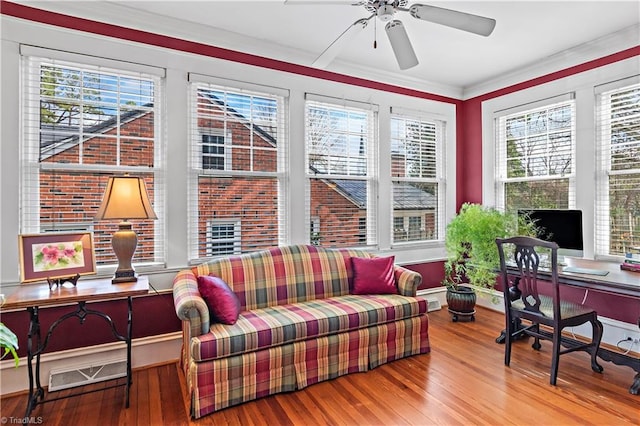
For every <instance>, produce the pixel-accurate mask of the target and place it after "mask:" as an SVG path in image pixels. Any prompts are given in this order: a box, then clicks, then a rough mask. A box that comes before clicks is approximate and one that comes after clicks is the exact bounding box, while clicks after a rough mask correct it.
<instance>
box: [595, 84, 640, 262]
mask: <svg viewBox="0 0 640 426" xmlns="http://www.w3.org/2000/svg"><path fill="white" fill-rule="evenodd" d="M638 80H639V79H638V78H637V77H636V78H635V79H627V80H623V81H620V82H616V83H615V84H609V85H607V86H605V87H601V88H597V90H596V104H597V113H596V124H597V144H598V145H597V147H598V155H597V158H598V178H597V195H596V222H595V224H596V254H597V255H601V256H620V255H624V254H625V253H626V252H627V250H628V249H629V248H630V247H640V83H638ZM612 86H614V87H615V88H612ZM616 86H617V87H616ZM598 89H600V90H598Z"/></svg>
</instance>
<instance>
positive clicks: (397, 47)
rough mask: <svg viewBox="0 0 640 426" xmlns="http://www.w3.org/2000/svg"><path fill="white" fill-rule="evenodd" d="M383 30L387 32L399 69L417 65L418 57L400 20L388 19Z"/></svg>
mask: <svg viewBox="0 0 640 426" xmlns="http://www.w3.org/2000/svg"><path fill="white" fill-rule="evenodd" d="M384 30H385V31H386V32H387V36H388V37H389V42H390V43H391V48H392V49H393V53H394V54H395V55H396V60H397V61H398V65H399V66H400V69H401V70H406V69H409V68H411V67H415V66H416V65H418V58H417V57H416V53H415V52H414V51H413V47H412V46H411V41H410V40H409V36H408V35H407V31H406V30H405V29H404V25H402V22H400V21H398V20H393V21H389V22H388V23H387V25H385V26H384Z"/></svg>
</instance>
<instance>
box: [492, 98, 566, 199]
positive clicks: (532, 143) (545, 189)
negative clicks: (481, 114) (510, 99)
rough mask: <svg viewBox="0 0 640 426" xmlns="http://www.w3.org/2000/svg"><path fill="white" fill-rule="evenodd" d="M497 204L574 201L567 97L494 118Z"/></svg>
mask: <svg viewBox="0 0 640 426" xmlns="http://www.w3.org/2000/svg"><path fill="white" fill-rule="evenodd" d="M496 121H497V126H496V130H497V145H498V146H497V149H496V154H497V158H496V184H497V190H496V195H497V200H498V202H497V205H498V206H503V207H504V208H505V209H506V210H515V209H518V208H527V207H530V208H560V209H562V208H565V209H566V208H570V207H574V205H575V188H574V177H575V166H574V151H575V104H574V101H573V100H569V101H563V102H559V103H554V104H551V105H545V106H542V107H538V108H532V109H528V110H525V111H522V112H516V113H513V114H508V115H502V116H500V117H498V118H497V120H496Z"/></svg>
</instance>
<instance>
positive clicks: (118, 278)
mask: <svg viewBox="0 0 640 426" xmlns="http://www.w3.org/2000/svg"><path fill="white" fill-rule="evenodd" d="M136 281H138V274H136V271H134V270H130V271H116V273H115V275H114V276H113V279H112V280H111V284H121V283H132V282H136Z"/></svg>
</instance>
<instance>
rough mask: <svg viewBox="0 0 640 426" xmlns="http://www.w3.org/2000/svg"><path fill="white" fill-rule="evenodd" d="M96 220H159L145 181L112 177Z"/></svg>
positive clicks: (136, 178)
mask: <svg viewBox="0 0 640 426" xmlns="http://www.w3.org/2000/svg"><path fill="white" fill-rule="evenodd" d="M95 218H96V219H99V220H100V219H121V220H129V219H157V218H158V217H157V216H156V214H155V212H154V211H153V207H151V202H150V201H149V195H148V194H147V188H146V186H145V184H144V180H143V179H142V178H140V177H132V176H118V177H115V176H114V177H110V178H109V182H107V188H106V189H105V191H104V196H103V197H102V204H101V205H100V208H99V209H98V213H97V214H96V216H95Z"/></svg>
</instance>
